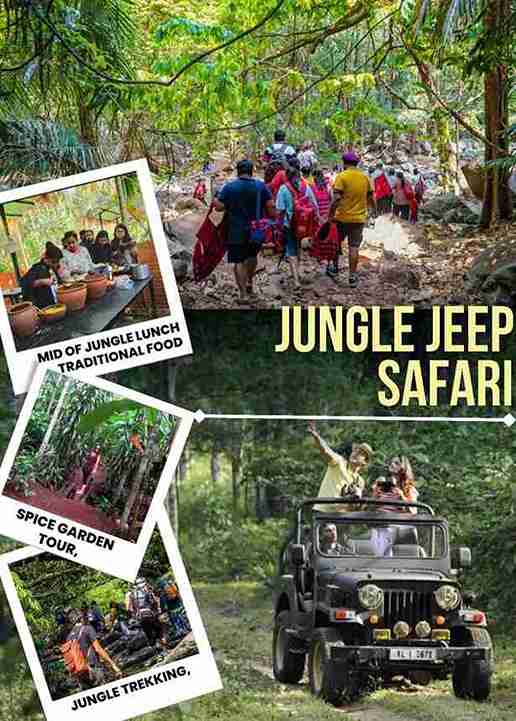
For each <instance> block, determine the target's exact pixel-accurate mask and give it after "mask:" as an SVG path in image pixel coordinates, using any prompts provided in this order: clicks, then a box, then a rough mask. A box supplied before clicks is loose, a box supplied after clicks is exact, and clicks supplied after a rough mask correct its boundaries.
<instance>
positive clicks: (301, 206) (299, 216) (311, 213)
mask: <svg viewBox="0 0 516 721" xmlns="http://www.w3.org/2000/svg"><path fill="white" fill-rule="evenodd" d="M286 186H287V188H288V189H289V190H290V192H291V194H292V199H293V202H294V215H293V216H292V230H293V231H294V235H295V237H296V239H297V240H302V239H303V238H311V237H312V236H313V235H314V233H315V231H316V229H317V221H316V213H315V208H314V206H313V205H312V203H311V201H310V198H309V197H308V195H307V192H306V190H307V186H306V184H305V183H302V185H301V189H300V190H296V189H295V188H294V186H293V185H291V184H290V183H286Z"/></svg>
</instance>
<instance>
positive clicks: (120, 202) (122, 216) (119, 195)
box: [115, 175, 127, 225]
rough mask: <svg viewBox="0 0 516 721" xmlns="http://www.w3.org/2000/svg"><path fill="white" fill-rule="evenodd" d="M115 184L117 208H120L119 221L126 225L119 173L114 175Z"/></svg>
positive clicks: (123, 196)
mask: <svg viewBox="0 0 516 721" xmlns="http://www.w3.org/2000/svg"><path fill="white" fill-rule="evenodd" d="M115 186H116V194H117V198H118V209H119V210H120V222H121V223H123V224H124V225H127V210H126V197H125V192H124V185H123V183H122V178H121V177H120V176H119V175H117V176H116V177H115Z"/></svg>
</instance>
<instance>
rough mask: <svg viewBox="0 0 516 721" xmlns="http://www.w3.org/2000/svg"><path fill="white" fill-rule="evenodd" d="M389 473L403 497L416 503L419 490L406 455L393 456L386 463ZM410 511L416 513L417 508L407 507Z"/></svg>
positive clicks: (409, 501)
mask: <svg viewBox="0 0 516 721" xmlns="http://www.w3.org/2000/svg"><path fill="white" fill-rule="evenodd" d="M388 469H389V473H390V474H391V476H392V477H393V478H394V479H395V480H396V484H397V486H398V488H399V489H400V490H401V492H402V493H403V498H404V500H405V501H407V502H408V503H417V500H418V498H419V492H418V490H417V488H416V485H415V478H414V472H413V470H412V466H411V463H410V461H409V459H408V458H407V456H395V457H394V458H391V460H390V461H389V464H388ZM408 510H409V512H410V513H413V514H416V513H417V508H413V507H411V508H409V509H408Z"/></svg>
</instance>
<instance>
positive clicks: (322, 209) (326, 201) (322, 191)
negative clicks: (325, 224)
mask: <svg viewBox="0 0 516 721" xmlns="http://www.w3.org/2000/svg"><path fill="white" fill-rule="evenodd" d="M311 188H312V192H313V194H314V195H315V199H316V201H317V205H318V206H319V215H320V217H321V218H322V219H323V220H326V218H327V217H328V211H329V210H330V204H331V196H330V187H329V183H328V181H326V182H325V184H324V185H323V186H322V187H321V186H320V185H317V183H314V184H313V185H312V186H311Z"/></svg>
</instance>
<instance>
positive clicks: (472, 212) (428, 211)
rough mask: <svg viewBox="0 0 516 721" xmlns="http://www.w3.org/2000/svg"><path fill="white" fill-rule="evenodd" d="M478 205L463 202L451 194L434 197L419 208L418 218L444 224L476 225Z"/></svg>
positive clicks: (471, 202)
mask: <svg viewBox="0 0 516 721" xmlns="http://www.w3.org/2000/svg"><path fill="white" fill-rule="evenodd" d="M480 211H481V207H480V204H478V203H475V202H474V201H469V200H464V198H460V197H458V196H456V195H454V194H453V193H443V194H441V195H436V196H435V197H434V198H432V199H431V200H429V201H427V202H426V203H424V205H422V206H421V207H420V211H419V214H420V218H421V219H422V220H424V219H430V220H444V222H445V223H463V224H465V225H476V224H477V223H478V221H479V218H480Z"/></svg>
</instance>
